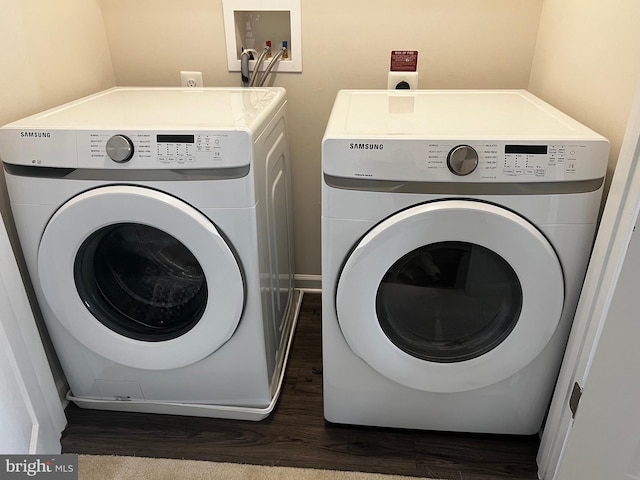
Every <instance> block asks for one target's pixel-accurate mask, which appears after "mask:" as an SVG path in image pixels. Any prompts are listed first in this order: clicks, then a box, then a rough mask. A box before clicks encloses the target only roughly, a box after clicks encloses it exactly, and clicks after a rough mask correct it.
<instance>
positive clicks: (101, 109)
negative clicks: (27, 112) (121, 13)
mask: <svg viewBox="0 0 640 480" xmlns="http://www.w3.org/2000/svg"><path fill="white" fill-rule="evenodd" d="M285 104H286V91H285V90H284V89H283V88H277V87H268V88H252V89H248V88H146V87H138V88H128V87H116V88H111V89H108V90H105V91H102V92H99V93H96V94H94V95H90V96H88V97H84V98H81V99H79V100H76V101H73V102H70V103H67V104H65V105H61V106H59V107H55V108H52V109H50V110H46V111H44V112H41V113H38V114H35V115H31V116H29V117H26V118H23V119H21V120H17V121H15V122H12V123H9V124H7V125H5V126H3V127H2V128H0V158H1V159H2V161H3V162H4V163H5V164H10V165H28V166H33V167H57V168H89V169H126V170H149V169H153V170H166V169H217V170H220V169H224V168H226V169H229V168H231V169H233V168H242V169H244V170H246V169H247V168H248V165H249V164H250V161H251V152H250V149H251V148H252V144H253V140H254V139H255V138H257V137H258V135H259V134H260V132H261V131H262V129H264V128H265V127H266V126H267V125H268V123H269V121H271V120H272V119H273V118H275V116H276V115H278V114H279V112H282V107H283V106H284V105H285Z"/></svg>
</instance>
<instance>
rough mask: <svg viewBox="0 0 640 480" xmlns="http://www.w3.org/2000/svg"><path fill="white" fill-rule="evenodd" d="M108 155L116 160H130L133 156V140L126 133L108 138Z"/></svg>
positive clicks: (120, 161) (119, 161) (122, 161)
mask: <svg viewBox="0 0 640 480" xmlns="http://www.w3.org/2000/svg"><path fill="white" fill-rule="evenodd" d="M107 155H109V158H110V159H111V160H113V161H114V162H118V163H124V162H128V161H129V160H131V157H133V142H132V141H131V140H130V139H129V137H126V136H124V135H114V136H113V137H111V138H110V139H109V140H107Z"/></svg>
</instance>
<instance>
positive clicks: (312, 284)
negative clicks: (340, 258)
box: [294, 273, 322, 293]
mask: <svg viewBox="0 0 640 480" xmlns="http://www.w3.org/2000/svg"><path fill="white" fill-rule="evenodd" d="M294 283H295V288H298V289H300V290H302V291H304V292H313V293H320V292H321V291H322V275H305V274H301V273H296V274H295V276H294Z"/></svg>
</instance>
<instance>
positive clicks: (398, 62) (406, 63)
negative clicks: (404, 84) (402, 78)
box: [391, 50, 418, 72]
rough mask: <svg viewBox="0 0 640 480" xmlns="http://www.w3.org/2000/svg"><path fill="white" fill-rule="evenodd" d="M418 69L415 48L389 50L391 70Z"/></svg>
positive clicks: (409, 70) (410, 70)
mask: <svg viewBox="0 0 640 480" xmlns="http://www.w3.org/2000/svg"><path fill="white" fill-rule="evenodd" d="M417 70H418V51H417V50H393V51H392V52H391V71H392V72H416V71H417Z"/></svg>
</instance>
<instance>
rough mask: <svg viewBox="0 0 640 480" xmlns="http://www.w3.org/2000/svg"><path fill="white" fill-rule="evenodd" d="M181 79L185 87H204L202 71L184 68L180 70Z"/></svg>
mask: <svg viewBox="0 0 640 480" xmlns="http://www.w3.org/2000/svg"><path fill="white" fill-rule="evenodd" d="M180 81H181V82H182V86H183V87H202V72H191V71H186V70H183V71H181V72H180Z"/></svg>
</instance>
